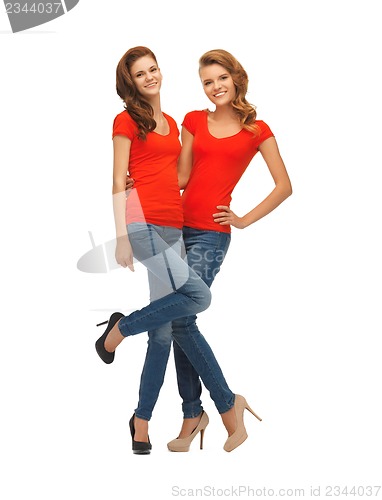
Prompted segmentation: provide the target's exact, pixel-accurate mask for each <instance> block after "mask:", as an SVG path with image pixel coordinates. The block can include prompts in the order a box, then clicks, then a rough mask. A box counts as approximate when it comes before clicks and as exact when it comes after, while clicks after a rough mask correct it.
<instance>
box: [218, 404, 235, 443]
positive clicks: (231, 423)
mask: <svg viewBox="0 0 382 500" xmlns="http://www.w3.org/2000/svg"><path fill="white" fill-rule="evenodd" d="M220 416H221V418H222V421H223V425H224V427H225V428H226V431H227V432H228V436H232V434H233V433H234V432H235V431H236V428H237V420H236V413H235V409H234V408H233V407H232V408H231V409H229V410H228V411H226V412H224V413H221V414H220Z"/></svg>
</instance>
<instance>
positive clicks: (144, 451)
mask: <svg viewBox="0 0 382 500" xmlns="http://www.w3.org/2000/svg"><path fill="white" fill-rule="evenodd" d="M134 417H135V413H133V416H132V417H131V419H130V421H129V427H130V433H131V441H132V444H131V447H132V450H133V453H134V454H135V455H149V454H150V453H151V448H152V446H151V443H150V438H149V442H148V443H146V442H145V441H135V440H134V435H135V427H134Z"/></svg>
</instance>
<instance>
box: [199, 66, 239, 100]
mask: <svg viewBox="0 0 382 500" xmlns="http://www.w3.org/2000/svg"><path fill="white" fill-rule="evenodd" d="M199 74H200V79H201V81H202V84H203V89H204V92H205V94H206V96H207V97H208V99H209V100H210V101H211V102H213V103H214V104H215V105H216V106H226V105H228V104H231V102H232V101H233V100H234V99H235V97H236V87H235V84H234V82H233V79H232V76H231V75H230V73H229V72H228V71H227V70H226V68H224V66H221V65H220V64H209V65H207V66H202V67H201V68H200V71H199Z"/></svg>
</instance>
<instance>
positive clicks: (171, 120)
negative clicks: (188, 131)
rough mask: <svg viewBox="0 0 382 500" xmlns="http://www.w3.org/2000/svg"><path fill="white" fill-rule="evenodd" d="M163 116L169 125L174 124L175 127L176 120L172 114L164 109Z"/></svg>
mask: <svg viewBox="0 0 382 500" xmlns="http://www.w3.org/2000/svg"><path fill="white" fill-rule="evenodd" d="M163 116H164V117H165V118H166V120H167V121H168V123H170V124H171V125H174V126H175V127H177V123H176V121H175V120H174V118H173V117H172V116H170V115H168V114H167V113H165V112H164V111H163Z"/></svg>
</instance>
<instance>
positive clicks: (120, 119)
mask: <svg viewBox="0 0 382 500" xmlns="http://www.w3.org/2000/svg"><path fill="white" fill-rule="evenodd" d="M113 123H114V124H117V123H118V124H126V125H137V124H136V122H135V121H134V120H133V119H132V118H131V116H130V115H129V113H128V111H126V110H124V111H121V113H118V115H117V116H116V117H115V118H114V122H113Z"/></svg>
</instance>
